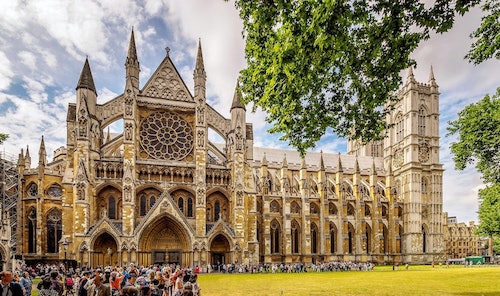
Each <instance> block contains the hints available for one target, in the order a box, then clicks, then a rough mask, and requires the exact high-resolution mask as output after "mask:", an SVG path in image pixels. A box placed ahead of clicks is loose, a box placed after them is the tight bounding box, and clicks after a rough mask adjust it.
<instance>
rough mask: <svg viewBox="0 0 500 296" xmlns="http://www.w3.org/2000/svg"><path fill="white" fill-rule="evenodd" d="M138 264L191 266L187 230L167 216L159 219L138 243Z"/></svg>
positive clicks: (150, 225) (148, 228)
mask: <svg viewBox="0 0 500 296" xmlns="http://www.w3.org/2000/svg"><path fill="white" fill-rule="evenodd" d="M139 248H140V249H139V254H138V255H139V257H138V264H140V265H145V266H146V265H150V264H167V263H169V264H178V265H181V266H186V265H191V264H192V260H193V259H192V252H191V243H190V239H189V235H188V233H187V230H185V229H184V228H183V227H182V225H181V224H180V223H179V222H177V221H176V220H174V219H173V218H171V217H169V216H162V217H159V218H158V219H157V220H155V221H153V222H152V223H150V224H149V225H148V226H147V228H146V229H145V230H144V231H143V233H142V237H141V239H140V241H139Z"/></svg>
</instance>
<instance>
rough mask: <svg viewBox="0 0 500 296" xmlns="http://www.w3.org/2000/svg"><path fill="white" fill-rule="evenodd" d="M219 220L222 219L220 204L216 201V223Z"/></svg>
mask: <svg viewBox="0 0 500 296" xmlns="http://www.w3.org/2000/svg"><path fill="white" fill-rule="evenodd" d="M219 218H220V202H219V201H216V202H215V207H214V221H217V220H219Z"/></svg>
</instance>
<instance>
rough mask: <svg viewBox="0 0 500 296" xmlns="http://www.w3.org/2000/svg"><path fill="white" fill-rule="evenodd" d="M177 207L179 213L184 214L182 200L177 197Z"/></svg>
mask: <svg viewBox="0 0 500 296" xmlns="http://www.w3.org/2000/svg"><path fill="white" fill-rule="evenodd" d="M177 206H178V207H179V211H181V212H182V213H184V198H182V197H179V199H178V200H177Z"/></svg>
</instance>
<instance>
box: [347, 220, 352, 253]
mask: <svg viewBox="0 0 500 296" xmlns="http://www.w3.org/2000/svg"><path fill="white" fill-rule="evenodd" d="M347 227H348V230H347V251H348V253H349V254H352V252H353V250H354V227H353V226H352V224H351V223H349V225H348V226H347Z"/></svg>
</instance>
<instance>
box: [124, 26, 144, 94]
mask: <svg viewBox="0 0 500 296" xmlns="http://www.w3.org/2000/svg"><path fill="white" fill-rule="evenodd" d="M140 71H141V69H140V66H139V59H138V57H137V48H136V47H135V37H134V29H133V28H132V33H131V34H130V43H129V45H128V55H127V60H126V61H125V72H126V74H125V78H126V79H127V80H128V79H130V80H131V83H132V86H133V87H134V88H136V89H138V88H139V72H140Z"/></svg>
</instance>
